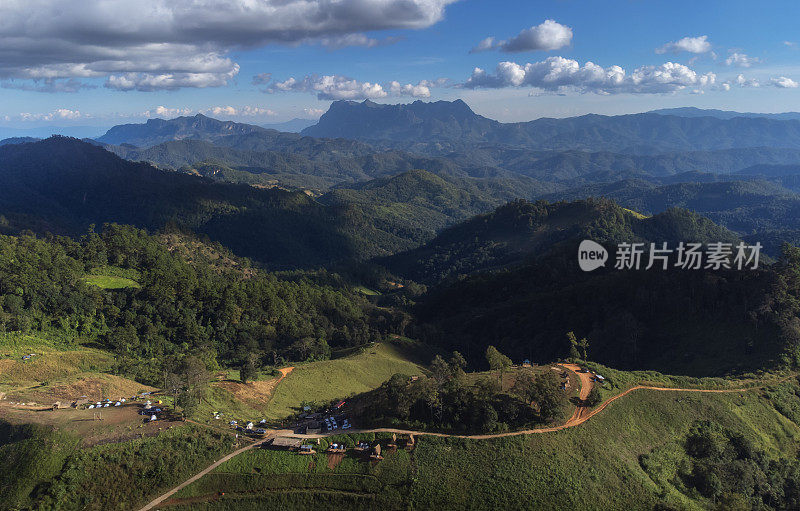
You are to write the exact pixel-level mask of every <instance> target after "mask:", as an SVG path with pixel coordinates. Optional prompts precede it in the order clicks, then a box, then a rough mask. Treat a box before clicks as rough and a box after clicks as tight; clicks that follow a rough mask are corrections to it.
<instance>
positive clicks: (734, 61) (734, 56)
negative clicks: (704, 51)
mask: <svg viewBox="0 0 800 511" xmlns="http://www.w3.org/2000/svg"><path fill="white" fill-rule="evenodd" d="M758 62H759V59H758V57H749V56H748V55H746V54H744V53H738V52H734V53H731V54H730V56H729V57H728V58H727V59H725V64H726V65H728V66H736V67H750V66H752V65H753V64H756V63H758Z"/></svg>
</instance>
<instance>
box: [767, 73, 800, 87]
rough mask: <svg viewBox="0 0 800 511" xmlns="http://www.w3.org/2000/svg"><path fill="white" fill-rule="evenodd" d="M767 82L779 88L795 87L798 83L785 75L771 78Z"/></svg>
mask: <svg viewBox="0 0 800 511" xmlns="http://www.w3.org/2000/svg"><path fill="white" fill-rule="evenodd" d="M769 83H770V84H771V85H773V86H775V87H779V88H781V89H796V88H797V87H798V85H800V84H798V83H797V82H796V81H794V80H792V79H791V78H787V77H785V76H781V77H779V78H771V79H770V81H769Z"/></svg>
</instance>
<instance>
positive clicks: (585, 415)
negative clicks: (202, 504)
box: [139, 364, 758, 511]
mask: <svg viewBox="0 0 800 511" xmlns="http://www.w3.org/2000/svg"><path fill="white" fill-rule="evenodd" d="M561 366H562V367H564V368H566V369H568V370H570V371H572V372H573V373H575V374H576V375H577V376H578V379H579V380H580V382H581V389H580V392H579V394H578V397H579V399H580V402H579V404H578V406H576V407H575V412H574V413H573V414H572V417H570V418H569V419H568V420H567V421H566V422H565V423H564V424H560V425H558V426H553V427H549V428H536V429H526V430H520V431H510V432H508V433H492V434H485V435H452V434H449V433H435V432H429V431H412V430H407V429H394V428H375V429H351V430H348V431H341V430H337V431H331V432H328V433H321V434H319V435H298V434H295V433H294V432H293V431H292V430H273V431H271V432H270V436H269V437H267V438H265V439H263V440H259V441H258V442H256V443H254V444H251V445H248V446H246V447H243V448H241V449H239V450H237V451H234V452H232V453H231V454H229V455H227V456H225V457H224V458H222V459H221V460H219V461H217V462H215V463H214V464H212V465H211V466H210V467H208V468H207V469H205V470H203V471H202V472H200V473H199V474H197V475H195V476H194V477H192V478H191V479H188V480H187V481H185V482H183V483H181V484H180V485H179V486H177V487H176V488H174V489H172V490H170V491H169V492H167V493H165V494H164V495H161V496H160V497H158V498H156V499H155V500H153V501H152V502H150V503H149V504H148V505H147V506H145V507H143V508H142V509H140V510H139V511H148V510H150V509H153V508H155V507H156V506H157V505H158V504H160V503H161V502H163V501H165V500H166V499H168V498H169V497H171V496H172V495H174V494H175V493H177V492H178V491H180V490H181V489H183V488H184V487H186V486H188V485H189V484H191V483H193V482H195V481H197V480H198V479H200V478H201V477H203V476H204V475H206V474H208V473H209V472H211V471H212V470H214V469H215V468H217V467H218V466H220V465H221V464H223V463H225V462H226V461H228V460H229V459H231V458H233V457H235V456H238V455H239V454H241V453H243V452H245V451H247V450H249V449H252V448H254V447H256V446H258V445H261V444H263V443H264V442H266V441H267V440H269V439H270V438H272V437H275V436H291V437H295V438H307V439H316V438H320V437H327V436H333V435H342V434H345V433H396V434H401V435H408V434H411V435H417V436H422V435H428V436H436V437H450V438H468V439H472V440H487V439H490V438H502V437H509V436H519V435H534V434H540V433H551V432H554V431H561V430H563V429H567V428H572V427H575V426H578V425H580V424H583V423H584V422H586V421H587V420H589V419H590V418H592V417H594V416H595V415H597V414H598V413H600V412H602V411H603V410H605V409H606V407H607V406H609V405H610V404H611V403H613V402H614V401H616V400H617V399H620V398H622V397H623V396H627V395H628V394H630V393H631V392H633V391H634V390H654V391H659V392H709V393H730V392H745V391H747V390H753V389H755V388H758V387H751V388H749V389H745V388H739V389H683V388H669V387H650V386H645V385H637V386H635V387H631V388H630V389H628V390H626V391H625V392H622V393H621V394H618V395H616V396H614V397H612V398H610V399H607V400H606V401H604V402H603V403H602V404H600V405H599V406H597V407H596V408H594V409H592V408H589V407H587V406H585V405H584V404H583V403H584V401H585V400H586V398H587V397H588V396H589V392H591V390H592V385H593V383H592V375H591V373H582V372H580V367H579V366H578V365H576V364H561ZM292 369H294V368H293V367H287V368H284V369H281V370H280V371H281V378H280V379H279V380H278V381H280V380H282V379H283V378H284V377H285V376H286V375H287V374H289V373H290V372H291V371H292Z"/></svg>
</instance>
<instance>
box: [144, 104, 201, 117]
mask: <svg viewBox="0 0 800 511" xmlns="http://www.w3.org/2000/svg"><path fill="white" fill-rule="evenodd" d="M192 111H193V110H192V109H191V108H168V107H165V106H163V105H159V106H157V107H155V108H153V109H151V110H145V111H144V112H142V113H140V114H135V115H134V117H147V118H150V117H167V118H172V117H178V116H181V115H189V114H191V113H192Z"/></svg>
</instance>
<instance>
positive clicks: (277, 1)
mask: <svg viewBox="0 0 800 511" xmlns="http://www.w3.org/2000/svg"><path fill="white" fill-rule="evenodd" d="M454 1H456V0H337V1H332V0H148V1H147V2H141V1H137V0H115V1H109V0H82V1H81V2H80V3H79V5H78V4H75V5H70V6H69V8H67V7H65V5H64V2H62V1H61V0H3V1H2V2H0V78H4V79H9V78H19V79H37V78H38V79H59V78H97V77H102V78H107V81H106V86H108V87H110V88H113V89H120V90H142V91H149V90H157V89H174V88H179V87H214V86H219V85H224V84H226V83H228V82H229V81H230V80H231V79H232V78H233V77H234V76H235V75H236V74H237V72H238V70H239V66H238V65H237V64H236V63H235V62H233V61H232V60H231V59H230V58H229V57H227V55H228V54H229V53H230V52H231V51H233V50H236V49H241V48H254V47H259V46H264V45H267V44H272V43H277V44H298V43H303V42H309V41H316V40H323V39H327V40H329V41H330V42H331V44H341V43H342V41H345V42H346V41H348V39H347V38H348V37H350V38H351V39H350V42H356V43H357V42H359V41H361V42H362V43H363V42H364V39H362V38H361V36H360V35H359V34H363V33H364V32H369V31H380V30H389V29H421V28H426V27H429V26H431V25H433V24H435V23H437V22H438V21H439V20H441V19H442V17H443V16H444V12H445V8H446V7H447V5H448V4H451V3H453V2H454ZM351 34H355V35H352V36H351ZM364 37H366V36H364ZM342 38H344V39H342ZM366 39H367V40H368V39H369V38H366ZM336 41H338V43H336ZM367 44H369V41H367Z"/></svg>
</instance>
